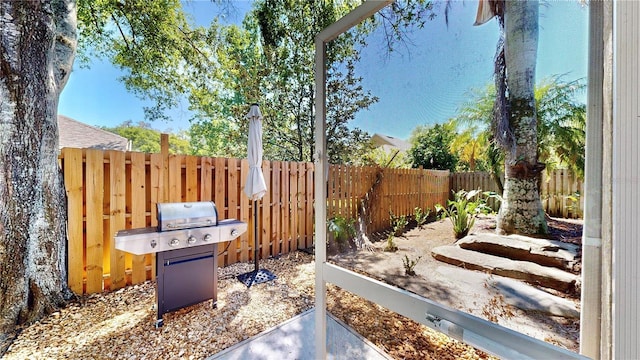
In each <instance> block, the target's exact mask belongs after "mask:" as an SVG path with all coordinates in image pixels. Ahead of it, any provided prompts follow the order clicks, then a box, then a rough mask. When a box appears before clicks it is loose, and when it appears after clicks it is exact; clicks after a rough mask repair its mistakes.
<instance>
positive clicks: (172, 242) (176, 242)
mask: <svg viewBox="0 0 640 360" xmlns="http://www.w3.org/2000/svg"><path fill="white" fill-rule="evenodd" d="M178 245H180V240H178V239H176V238H173V239H171V241H169V246H178Z"/></svg>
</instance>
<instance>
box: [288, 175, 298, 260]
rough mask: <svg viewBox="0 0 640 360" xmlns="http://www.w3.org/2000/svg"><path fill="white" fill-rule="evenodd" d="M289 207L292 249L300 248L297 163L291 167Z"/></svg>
mask: <svg viewBox="0 0 640 360" xmlns="http://www.w3.org/2000/svg"><path fill="white" fill-rule="evenodd" d="M289 201H290V203H289V209H290V214H291V215H290V223H289V224H290V225H289V226H290V227H289V229H290V230H289V231H290V233H291V244H290V249H291V250H292V251H293V250H296V249H297V248H298V166H297V164H296V163H290V167H289Z"/></svg>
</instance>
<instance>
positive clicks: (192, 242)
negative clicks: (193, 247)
mask: <svg viewBox="0 0 640 360" xmlns="http://www.w3.org/2000/svg"><path fill="white" fill-rule="evenodd" d="M195 242H196V237H195V236H193V235H190V236H189V238H188V239H187V243H189V244H195Z"/></svg>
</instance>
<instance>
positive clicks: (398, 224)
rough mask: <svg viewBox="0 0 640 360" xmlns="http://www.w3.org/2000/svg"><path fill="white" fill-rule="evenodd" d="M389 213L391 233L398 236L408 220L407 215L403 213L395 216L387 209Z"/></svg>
mask: <svg viewBox="0 0 640 360" xmlns="http://www.w3.org/2000/svg"><path fill="white" fill-rule="evenodd" d="M389 215H390V218H391V227H392V228H393V235H395V236H400V235H402V232H403V231H404V228H405V227H406V226H407V224H408V223H409V221H408V220H407V217H406V216H404V215H400V216H395V215H394V214H393V212H392V211H389Z"/></svg>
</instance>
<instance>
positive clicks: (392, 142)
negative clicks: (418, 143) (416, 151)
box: [371, 133, 411, 151]
mask: <svg viewBox="0 0 640 360" xmlns="http://www.w3.org/2000/svg"><path fill="white" fill-rule="evenodd" d="M371 141H372V142H373V144H374V145H376V146H377V147H382V148H385V149H398V150H401V151H407V150H409V149H411V144H410V143H409V142H407V141H404V140H402V139H398V138H395V137H393V136H389V135H383V134H377V133H376V134H373V136H372V137H371Z"/></svg>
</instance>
